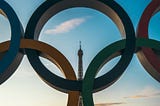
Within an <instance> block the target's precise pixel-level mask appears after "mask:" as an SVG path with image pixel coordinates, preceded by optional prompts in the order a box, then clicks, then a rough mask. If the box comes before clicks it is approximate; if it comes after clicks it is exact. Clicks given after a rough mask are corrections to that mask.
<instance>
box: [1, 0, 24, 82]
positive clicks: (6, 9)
mask: <svg viewBox="0 0 160 106" xmlns="http://www.w3.org/2000/svg"><path fill="white" fill-rule="evenodd" d="M0 14H2V15H3V16H4V17H7V19H8V20H9V23H10V27H11V42H10V46H9V49H8V51H7V52H6V53H3V55H0V84H2V83H3V82H4V81H6V80H7V79H8V78H9V77H10V76H11V75H12V74H13V73H14V72H15V70H16V69H17V67H18V66H19V64H20V62H21V60H22V58H23V55H22V54H21V53H20V52H19V47H20V39H21V38H22V36H23V35H24V31H23V28H22V25H21V23H20V21H19V19H18V17H17V15H16V13H15V12H14V10H13V9H12V7H11V6H10V5H9V4H8V3H7V2H5V1H4V0H0ZM13 67H14V68H13Z"/></svg>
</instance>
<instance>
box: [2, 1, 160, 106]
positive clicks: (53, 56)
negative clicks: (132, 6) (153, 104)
mask: <svg viewBox="0 0 160 106" xmlns="http://www.w3.org/2000/svg"><path fill="white" fill-rule="evenodd" d="M72 7H88V8H93V9H96V10H98V11H100V12H102V13H104V14H105V15H106V16H109V17H110V18H111V19H112V20H113V22H115V24H116V25H117V27H118V28H119V30H120V32H121V34H122V35H124V36H126V39H125V40H120V41H117V42H114V43H112V44H110V45H109V46H106V47H105V48H104V49H103V50H101V51H100V52H99V53H98V54H97V55H96V56H95V57H94V59H93V60H92V62H91V63H90V65H89V67H88V68H87V71H86V74H85V77H84V80H83V81H77V79H76V76H75V73H74V70H73V68H72V66H71V65H70V63H69V61H68V60H67V59H66V58H65V56H64V55H63V54H61V52H59V51H58V50H56V49H55V48H54V47H52V46H49V45H47V44H46V43H43V42H40V41H38V37H39V33H40V31H41V29H42V27H43V26H44V24H45V23H46V22H47V21H48V20H49V19H50V18H51V17H52V16H53V15H55V14H57V13H58V12H60V11H62V10H65V9H68V8H72ZM159 7H160V1H158V0H154V1H152V2H151V3H150V4H149V5H148V7H147V8H146V10H145V11H144V13H143V15H142V17H141V20H140V22H139V27H138V31H137V35H138V37H143V38H137V39H135V32H134V28H133V25H132V22H131V20H130V18H129V16H128V15H127V13H126V12H125V11H124V10H123V9H122V7H121V6H120V5H118V4H117V3H116V2H115V1H110V0H108V1H106V0H95V1H93V0H87V1H85V0H58V1H57V0H48V1H45V2H44V3H43V4H42V5H41V6H40V7H38V8H37V10H36V11H35V12H34V14H33V15H32V16H31V18H30V20H29V22H28V24H27V28H26V31H25V38H23V39H22V37H23V34H24V32H23V30H22V29H23V28H22V26H21V23H20V21H19V19H18V18H17V16H16V14H15V12H14V10H13V9H12V7H10V6H9V5H8V4H7V3H6V2H5V1H3V0H1V1H0V9H1V10H0V14H2V15H3V16H5V17H7V18H8V20H9V22H10V24H11V41H7V42H3V43H0V58H1V60H0V67H1V68H0V83H1V84H2V83H3V82H4V81H6V80H7V79H8V78H9V77H10V76H11V75H12V74H13V72H14V71H15V70H16V69H17V67H18V65H19V64H20V62H21V60H22V58H23V55H24V54H26V55H27V57H28V59H29V62H30V63H31V65H32V67H33V68H34V70H35V71H36V72H37V74H38V75H39V76H40V78H42V80H43V81H45V82H46V83H47V84H48V85H49V86H51V87H53V88H55V89H57V90H59V91H62V92H65V93H68V94H69V98H68V106H77V105H78V99H79V95H80V94H79V92H82V96H83V101H84V106H93V105H94V102H93V97H92V93H93V92H97V91H99V90H102V89H105V88H107V87H109V86H110V85H112V84H113V83H114V82H116V81H117V80H118V79H119V77H120V76H121V75H122V74H123V72H124V71H125V69H126V68H127V66H128V64H129V63H130V61H131V59H132V56H133V54H134V53H135V52H137V51H138V52H137V55H138V58H139V60H140V61H141V63H142V64H143V66H144V67H145V68H146V70H147V71H148V72H149V73H150V74H151V76H152V77H154V78H155V79H156V80H157V81H160V71H159V68H158V65H159V63H158V62H159V60H156V57H155V56H156V55H155V54H154V51H152V50H151V49H149V48H152V49H155V50H160V42H158V41H155V40H152V39H146V38H147V37H148V23H149V20H150V18H151V17H152V15H154V13H156V12H157V11H158V9H159ZM144 17H145V20H144ZM11 18H12V19H11ZM13 19H14V21H13ZM145 24H147V25H145ZM17 37H18V38H17ZM144 47H145V48H144ZM146 47H147V48H146ZM19 49H20V50H19ZM48 50H50V51H48ZM146 50H149V52H150V53H151V54H152V55H151V56H153V57H154V58H153V57H151V56H149V55H148V54H147V53H148V51H147V52H146ZM119 55H121V59H120V61H119V62H118V64H117V65H115V67H114V68H113V69H112V70H111V71H109V72H108V73H106V74H105V75H103V76H101V77H98V78H95V76H96V74H97V73H98V72H99V71H100V69H101V68H102V67H103V65H104V64H106V63H107V62H108V61H109V60H111V59H112V58H114V57H116V56H119ZM39 56H42V57H44V58H47V59H49V60H50V61H51V62H53V63H54V64H55V65H56V66H57V67H58V68H59V69H60V70H61V71H62V72H63V73H64V75H65V77H66V79H63V78H61V77H58V76H57V75H55V74H53V73H51V72H50V71H49V70H48V69H47V68H46V67H45V66H44V65H43V64H42V63H41V61H40V59H39ZM141 56H142V57H143V58H141ZM6 58H7V59H6ZM152 58H153V59H152ZM8 59H9V60H8ZM144 59H145V62H144V61H143V60H144ZM153 60H155V61H158V62H157V64H156V65H154V64H155V63H154V61H153ZM153 63H154V64H153ZM146 64H147V65H149V66H150V68H148V67H147V66H146ZM151 69H154V70H151Z"/></svg>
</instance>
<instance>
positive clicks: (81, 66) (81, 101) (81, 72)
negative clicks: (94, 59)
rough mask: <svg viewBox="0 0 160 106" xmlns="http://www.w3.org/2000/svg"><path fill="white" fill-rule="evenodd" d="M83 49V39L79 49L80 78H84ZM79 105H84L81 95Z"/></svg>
mask: <svg viewBox="0 0 160 106" xmlns="http://www.w3.org/2000/svg"><path fill="white" fill-rule="evenodd" d="M82 57H83V51H82V49H81V41H80V42H79V50H78V80H83V59H82ZM78 106H83V98H82V96H81V93H80V96H79V104H78Z"/></svg>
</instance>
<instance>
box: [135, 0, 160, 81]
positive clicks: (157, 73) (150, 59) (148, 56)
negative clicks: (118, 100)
mask: <svg viewBox="0 0 160 106" xmlns="http://www.w3.org/2000/svg"><path fill="white" fill-rule="evenodd" d="M159 8H160V1H159V0H153V1H152V2H151V3H150V4H149V5H148V7H147V8H146V9H145V11H144V13H143V15H142V17H141V19H140V22H139V26H138V30H137V37H143V38H148V26H149V21H150V19H151V18H152V16H153V15H154V14H156V13H157V12H158V11H159ZM137 56H138V58H139V60H140V62H141V64H142V65H143V67H144V68H145V69H146V71H147V72H148V73H150V75H151V76H152V77H153V78H155V79H156V80H157V81H160V67H159V66H160V60H159V59H158V58H157V56H156V54H155V52H154V51H153V50H152V49H149V48H142V50H141V51H139V52H138V53H137ZM144 60H145V61H144Z"/></svg>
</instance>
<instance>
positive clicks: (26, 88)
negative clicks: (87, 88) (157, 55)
mask: <svg viewBox="0 0 160 106" xmlns="http://www.w3.org/2000/svg"><path fill="white" fill-rule="evenodd" d="M6 1H7V2H8V3H9V4H10V5H11V6H12V7H13V9H14V10H15V12H16V14H17V15H18V17H19V19H20V21H21V23H22V25H23V28H24V29H25V28H26V25H27V23H28V21H29V19H30V17H31V15H32V14H33V12H34V11H35V10H36V8H37V7H38V6H40V5H41V4H42V3H43V2H44V1H45V0H6ZM115 1H116V2H117V3H118V4H120V5H121V6H122V7H123V8H124V10H125V11H126V12H127V13H128V15H129V17H130V18H131V20H132V23H133V25H134V29H135V30H136V29H137V25H138V22H139V19H140V17H141V15H142V12H143V11H144V9H145V7H146V6H147V5H148V4H149V3H150V2H151V0H115ZM159 19H160V14H159V13H157V14H156V15H155V16H153V17H152V19H151V21H150V23H149V36H150V38H152V39H156V40H160V36H159V35H158V34H159V33H160V30H159V27H160V21H159ZM9 39H10V26H9V22H8V20H7V19H6V18H4V17H3V16H0V42H3V41H7V40H9ZM120 39H122V37H121V34H120V32H119V30H118V28H117V27H116V25H115V24H114V23H113V22H112V21H111V19H110V18H109V17H107V16H105V15H104V14H102V13H101V12H99V11H97V10H94V9H89V8H71V9H67V10H64V11H61V12H59V13H58V14H56V15H55V16H53V17H52V18H51V19H50V20H49V21H48V22H47V23H46V24H45V26H44V27H43V29H42V31H41V33H40V38H39V40H40V41H42V42H45V43H47V44H50V45H52V46H54V47H55V48H57V49H58V50H59V51H60V52H61V53H62V54H64V55H65V56H66V58H67V59H68V60H69V62H70V63H71V65H72V67H73V68H74V70H75V73H76V74H77V67H78V57H77V51H78V49H79V41H81V42H82V49H83V53H84V55H83V69H84V73H85V71H86V69H87V67H88V65H89V64H90V62H91V60H92V59H93V58H94V57H95V56H96V54H97V53H98V52H100V50H102V49H103V48H104V47H106V46H107V45H109V44H111V43H113V42H115V41H118V40H120ZM119 59H120V57H116V58H114V59H112V60H111V61H110V62H109V63H107V64H106V65H105V66H104V67H103V68H102V69H101V71H100V72H99V73H98V75H97V76H96V77H98V76H101V75H103V74H104V73H106V72H108V71H109V70H110V69H111V68H112V67H113V66H114V65H115V64H116V63H117V62H118V60H119ZM41 61H42V62H43V63H44V64H45V66H46V67H47V68H49V70H51V72H53V73H55V74H57V75H58V76H61V77H63V78H64V76H63V74H62V73H61V72H60V71H59V69H58V68H57V67H56V66H55V65H54V64H52V63H51V62H50V61H48V60H47V59H44V58H41ZM159 89H160V84H159V82H157V81H156V80H155V79H153V78H152V77H151V76H150V75H149V74H148V73H147V72H146V70H145V69H144V68H143V66H142V65H141V63H140V61H139V60H138V58H137V56H136V54H135V55H134V57H133V59H132V61H131V63H130V65H129V66H128V67H127V69H126V71H125V73H124V74H123V75H122V76H121V78H120V79H119V80H118V81H117V82H115V83H114V84H113V85H111V86H110V87H108V88H107V89H105V90H103V91H100V92H98V93H95V94H93V95H94V103H95V104H96V105H95V106H159V104H160V101H159V99H160V90H159ZM66 104H67V94H65V93H61V92H59V91H57V90H55V89H53V88H51V87H50V86H48V85H47V84H46V83H45V82H43V81H42V80H41V79H40V78H39V77H38V75H37V74H36V73H35V71H34V70H33V68H32V67H31V65H30V63H29V61H28V59H27V57H26V56H24V58H23V61H22V62H21V64H20V66H19V67H18V69H17V70H16V72H15V73H14V74H13V75H12V76H11V77H10V78H9V79H8V80H7V81H6V82H5V83H3V84H2V85H0V106H66Z"/></svg>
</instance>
